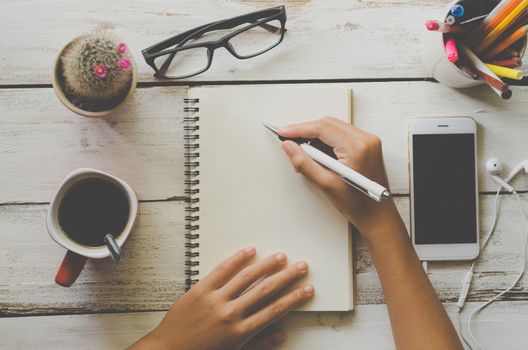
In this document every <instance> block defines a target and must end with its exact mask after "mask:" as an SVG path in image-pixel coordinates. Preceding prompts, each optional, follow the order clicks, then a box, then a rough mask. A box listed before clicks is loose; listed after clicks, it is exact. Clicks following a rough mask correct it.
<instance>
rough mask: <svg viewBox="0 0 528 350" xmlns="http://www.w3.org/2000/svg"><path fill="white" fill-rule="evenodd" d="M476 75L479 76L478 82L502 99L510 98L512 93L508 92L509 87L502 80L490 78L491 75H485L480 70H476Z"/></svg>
mask: <svg viewBox="0 0 528 350" xmlns="http://www.w3.org/2000/svg"><path fill="white" fill-rule="evenodd" d="M477 75H478V76H479V79H480V80H482V81H483V82H485V83H486V84H487V85H488V86H489V87H490V88H491V89H492V90H493V91H495V93H496V94H498V95H499V96H500V97H501V98H502V99H504V100H507V99H509V98H510V97H511V96H512V91H511V90H510V87H509V86H508V84H506V83H504V82H503V81H502V80H500V79H498V78H496V77H492V76H491V75H489V74H486V73H484V72H482V71H480V70H477Z"/></svg>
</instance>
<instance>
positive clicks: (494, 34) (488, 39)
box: [475, 0, 528, 54]
mask: <svg viewBox="0 0 528 350" xmlns="http://www.w3.org/2000/svg"><path fill="white" fill-rule="evenodd" d="M526 7H528V0H523V1H521V3H520V4H519V5H517V7H515V8H514V9H513V10H512V11H511V12H510V13H509V14H508V15H507V16H506V17H505V18H504V19H503V20H502V21H501V22H500V23H499V24H497V26H496V27H495V28H493V30H492V31H491V32H489V34H488V35H486V36H485V37H484V39H482V41H481V43H480V44H479V45H478V46H477V48H476V49H475V53H477V54H479V53H482V51H484V50H485V49H486V48H488V46H490V44H491V43H493V42H494V41H495V40H496V39H497V38H498V37H499V35H501V34H502V33H503V32H504V31H505V30H506V29H508V26H509V25H510V24H511V23H512V22H513V21H514V20H515V19H516V18H517V17H519V15H520V14H521V13H522V12H523V11H524V10H525V9H526Z"/></svg>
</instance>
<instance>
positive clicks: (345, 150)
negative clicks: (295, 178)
mask: <svg viewBox="0 0 528 350" xmlns="http://www.w3.org/2000/svg"><path fill="white" fill-rule="evenodd" d="M279 132H280V133H281V134H282V135H283V136H286V137H293V138H295V137H302V138H319V139H320V140H321V141H323V142H324V143H326V144H328V145H330V146H332V147H333V150H334V153H335V154H336V155H337V157H338V159H339V160H340V161H342V162H343V163H345V164H346V165H347V166H349V167H351V168H352V169H354V170H356V171H358V172H359V173H361V174H363V175H365V176H367V177H369V178H370V179H372V180H373V181H376V182H378V183H380V184H381V185H383V186H386V187H387V188H388V181H387V176H386V173H385V169H384V166H383V156H382V151H381V142H380V140H379V138H378V137H376V136H374V135H371V134H368V133H366V132H364V131H362V130H359V129H357V128H355V127H353V126H351V125H349V124H347V123H344V122H342V121H339V120H337V119H334V118H328V117H326V118H323V119H319V120H316V121H312V122H307V123H302V124H297V125H291V126H289V127H286V128H281V129H280V130H279ZM283 148H284V150H285V152H286V154H287V155H288V157H289V158H290V160H291V162H292V164H293V166H294V167H295V169H296V170H297V171H298V172H300V173H302V174H303V175H305V176H306V177H307V178H308V179H310V180H311V181H312V182H314V183H315V184H316V185H317V186H318V187H319V188H320V189H321V190H322V191H323V192H324V193H325V194H326V195H327V197H328V198H329V199H330V201H331V202H332V203H333V204H334V206H335V207H336V208H337V209H338V210H339V211H340V212H341V213H342V214H343V215H344V216H345V217H346V218H347V219H348V220H349V221H350V222H351V223H352V224H353V225H354V226H355V227H356V228H357V229H358V230H359V232H360V233H361V234H362V236H363V239H364V240H365V242H366V244H367V246H368V248H369V250H370V253H371V255H372V259H373V261H374V265H375V266H376V269H377V271H378V274H379V277H380V281H381V285H382V288H383V293H384V296H385V301H386V303H387V308H388V310H389V316H390V321H391V325H392V331H393V335H394V340H395V343H396V346H397V348H398V349H411V350H412V349H420V350H421V349H430V350H431V349H432V350H434V349H442V350H444V349H462V345H461V343H460V340H459V339H458V336H457V333H456V331H455V329H454V327H453V325H452V324H451V321H450V320H449V317H448V316H447V313H446V312H445V310H444V308H443V307H442V304H441V303H440V300H439V299H438V297H437V295H436V293H435V291H434V289H433V287H432V286H431V283H430V282H429V279H428V278H427V276H426V275H425V273H424V271H423V269H422V267H421V264H420V262H419V260H418V257H417V256H416V253H415V251H414V249H413V247H412V245H411V242H410V239H409V236H408V234H407V231H406V229H405V225H404V224H403V221H402V219H401V217H400V215H399V214H398V211H397V210H396V206H395V204H394V201H393V200H392V199H389V200H386V201H384V202H381V203H378V202H375V201H373V200H371V199H370V198H368V197H367V196H365V195H364V194H362V193H360V192H358V191H357V190H355V189H354V188H352V187H350V186H349V185H347V184H346V183H344V182H343V181H341V180H340V179H339V176H338V175H337V174H336V173H334V172H332V171H330V170H328V169H326V168H324V167H323V166H322V165H320V164H318V163H317V162H315V161H314V160H313V159H312V158H310V157H309V156H308V155H307V154H306V153H304V151H303V150H302V149H301V148H300V146H299V145H297V144H296V143H293V142H291V141H285V142H283ZM284 234H287V232H285V233H284ZM301 244H302V243H301ZM254 255H255V250H254V248H246V249H243V250H241V251H239V252H238V253H236V254H235V255H234V256H232V257H230V258H228V259H227V260H225V261H224V262H223V263H221V264H220V265H219V266H218V267H216V269H214V270H213V271H212V272H211V273H210V274H209V275H207V276H206V277H204V278H203V279H202V280H201V281H200V282H198V283H197V284H196V285H194V286H193V288H191V290H190V291H189V292H187V293H186V294H184V295H183V296H182V297H181V298H180V299H179V300H178V301H177V302H176V303H175V304H174V305H173V306H172V308H171V309H170V310H169V312H168V313H167V315H166V316H165V318H164V319H163V320H162V321H161V323H160V324H159V325H158V326H157V327H156V328H155V329H154V330H153V331H152V332H150V333H149V334H148V335H146V336H145V337H143V338H142V339H140V340H139V341H138V342H137V343H136V344H134V345H132V346H131V347H130V348H129V349H134V350H138V349H149V350H156V349H186V350H187V349H203V350H233V349H236V350H237V349H241V348H242V349H253V350H259V349H272V348H274V347H275V345H277V344H278V343H281V342H282V341H283V340H284V337H285V333H284V332H282V331H275V330H272V329H268V330H263V331H262V332H261V333H259V332H260V331H261V330H262V329H264V327H266V326H267V325H269V324H271V323H273V322H275V321H276V320H278V319H279V318H281V317H282V316H284V315H285V314H287V313H288V312H289V311H291V310H293V309H294V308H295V307H297V306H299V305H301V304H302V303H304V302H306V301H307V300H309V299H310V298H311V297H312V296H313V294H314V290H313V287H312V286H311V285H303V286H300V287H297V288H296V289H294V290H293V291H290V292H287V293H286V294H284V293H282V294H281V293H277V292H278V291H279V290H283V289H284V287H285V286H287V285H290V284H291V283H294V282H295V281H297V280H298V279H299V278H301V277H302V276H304V275H305V274H306V272H307V269H308V267H307V265H306V264H305V263H300V264H299V263H296V264H293V265H291V266H288V267H287V264H286V259H285V258H286V257H285V255H283V254H280V253H279V254H276V255H273V256H271V257H269V258H267V259H265V260H263V261H261V262H258V263H254V264H250V261H251V259H252V258H253V257H254ZM263 277H264V278H263ZM250 286H252V287H251V288H250V289H249V290H247V288H248V287H250ZM257 333H258V334H257ZM350 347H351V348H353V347H354V344H350Z"/></svg>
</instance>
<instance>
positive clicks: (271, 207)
mask: <svg viewBox="0 0 528 350" xmlns="http://www.w3.org/2000/svg"><path fill="white" fill-rule="evenodd" d="M188 97H189V98H197V99H199V103H198V104H197V105H198V107H199V112H198V113H197V115H198V116H199V117H200V121H199V123H198V125H199V127H200V129H199V137H200V138H199V144H200V147H199V153H200V157H199V159H198V161H199V162H200V164H199V167H198V170H199V176H198V177H197V179H198V180H199V181H200V182H199V186H198V188H199V190H200V192H199V194H198V195H197V197H199V203H198V206H199V208H200V209H199V217H200V218H199V221H198V223H197V224H198V225H199V229H198V230H197V231H196V233H198V234H199V236H200V237H199V239H198V241H197V242H198V243H199V248H198V249H197V251H198V252H199V258H198V260H199V278H201V277H203V276H204V275H205V274H207V273H208V272H210V271H211V269H212V268H213V267H215V266H216V265H217V264H218V263H219V262H221V261H222V260H223V259H225V258H226V257H228V256H230V255H232V254H233V253H235V252H236V251H237V250H238V249H240V248H244V247H246V246H255V247H256V249H257V257H256V260H260V259H263V258H265V257H266V256H268V255H269V254H272V253H275V252H284V253H285V254H286V255H287V256H288V262H289V263H293V262H296V261H298V260H305V261H307V262H308V265H309V272H308V275H307V277H306V278H305V279H304V281H306V282H309V283H312V284H313V285H314V287H315V296H314V298H313V300H311V301H310V302H309V303H308V304H306V305H305V306H303V307H301V308H300V310H306V311H346V310H351V309H352V308H353V290H352V288H353V283H352V281H353V269H352V250H351V240H352V238H351V235H350V234H349V228H348V223H347V221H346V220H345V219H344V218H343V216H341V214H339V212H338V211H337V210H336V209H335V208H334V207H333V206H332V205H331V204H330V202H329V201H328V200H327V199H326V197H325V196H324V195H323V194H322V193H321V192H320V191H319V190H318V189H317V188H316V187H315V186H314V185H312V184H311V183H309V181H308V180H306V179H305V178H304V177H303V176H302V175H301V174H298V173H296V172H295V171H294V170H293V168H292V166H291V164H290V162H289V160H288V158H287V157H286V155H285V154H284V152H283V150H282V149H281V147H280V141H279V139H278V138H277V136H275V135H274V134H272V133H271V132H270V131H269V130H268V129H266V128H264V126H263V125H262V123H263V122H267V123H270V124H272V125H276V126H281V125H288V124H291V123H298V122H302V121H307V120H313V119H317V118H320V117H322V116H325V115H332V116H335V117H337V118H340V119H342V120H344V121H346V122H350V119H351V118H350V114H351V112H350V111H351V91H350V90H348V89H345V88H342V87H328V86H317V85H315V86H292V87H288V86H286V87H285V86H280V87H277V86H269V87H260V86H259V87H254V86H244V87H206V88H192V89H190V90H189V96H188Z"/></svg>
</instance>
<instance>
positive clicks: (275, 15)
mask: <svg viewBox="0 0 528 350" xmlns="http://www.w3.org/2000/svg"><path fill="white" fill-rule="evenodd" d="M267 13H270V15H268V16H267V17H263V16H264V15H266V14H267ZM251 19H255V21H254V22H253V21H251ZM271 20H278V21H279V22H280V24H281V27H280V28H277V27H274V26H272V25H268V26H267V27H265V26H263V27H264V29H266V30H268V31H273V30H272V29H271V28H269V27H272V28H276V29H275V30H279V31H280V34H281V36H280V39H279V41H277V42H276V43H275V44H274V45H272V46H270V47H268V48H266V49H264V50H262V51H260V52H257V53H254V54H252V55H247V56H243V55H239V54H237V53H236V50H235V49H234V48H233V46H232V45H231V44H230V43H229V40H230V39H231V38H233V37H235V36H237V35H238V34H240V33H242V32H245V31H247V30H249V29H251V28H254V27H256V26H262V25H263V24H266V22H269V21H271ZM250 22H253V23H250ZM244 23H250V24H249V25H247V26H246V27H243V28H240V29H238V30H236V31H234V32H233V33H229V34H227V35H226V36H224V37H222V38H220V39H218V40H213V41H205V42H201V43H196V44H190V45H188V46H185V43H186V42H188V41H189V40H191V39H196V38H199V37H200V36H202V35H203V34H206V33H208V32H211V31H214V30H221V29H232V28H234V27H237V26H239V25H241V24H244ZM285 32H286V8H285V7H284V6H277V7H272V8H268V9H264V10H259V11H256V12H252V13H248V14H245V15H241V16H237V17H233V18H230V19H225V20H219V21H216V22H211V23H208V24H205V25H202V26H199V27H196V28H193V29H191V30H188V31H186V32H183V33H180V34H178V35H175V36H173V37H171V38H169V39H166V40H163V41H161V42H159V43H157V44H155V45H152V46H150V47H148V48H146V49H143V50H141V53H142V54H143V58H144V59H145V61H146V62H147V64H148V65H149V66H151V67H152V68H153V69H154V71H155V73H154V76H155V77H156V78H160V79H184V78H189V77H192V76H195V75H198V74H201V73H203V72H205V71H207V70H208V69H209V68H210V67H211V64H212V62H213V55H214V51H215V50H216V49H218V48H221V47H223V48H225V49H226V50H227V51H228V52H229V53H231V54H232V55H233V56H235V57H236V58H238V59H241V60H244V59H248V58H252V57H255V56H258V55H261V54H263V53H265V52H268V51H269V50H271V49H273V48H274V47H276V46H277V45H279V44H280V43H281V42H282V40H283V39H284V34H285ZM172 46H175V47H173V48H170V49H166V48H167V47H172ZM199 47H203V48H206V49H207V60H208V62H207V66H206V67H205V68H204V69H202V70H199V71H197V72H194V73H191V74H187V75H182V76H178V77H171V76H167V75H165V73H166V70H167V69H168V65H170V63H172V60H173V58H174V56H175V55H176V53H177V52H178V51H184V50H190V49H194V48H199ZM160 49H161V51H158V50H160ZM167 54H172V55H171V56H170V58H168V59H167V60H166V61H165V62H164V63H163V65H162V66H161V68H160V69H158V67H157V66H156V64H155V63H154V60H155V59H156V58H157V57H160V56H164V55H167ZM167 62H168V63H167ZM165 65H167V67H166V68H165V72H161V69H162V68H163V66H165Z"/></svg>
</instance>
